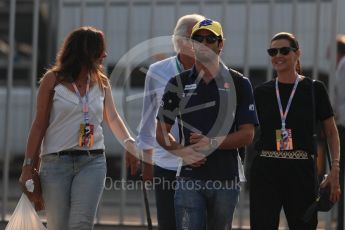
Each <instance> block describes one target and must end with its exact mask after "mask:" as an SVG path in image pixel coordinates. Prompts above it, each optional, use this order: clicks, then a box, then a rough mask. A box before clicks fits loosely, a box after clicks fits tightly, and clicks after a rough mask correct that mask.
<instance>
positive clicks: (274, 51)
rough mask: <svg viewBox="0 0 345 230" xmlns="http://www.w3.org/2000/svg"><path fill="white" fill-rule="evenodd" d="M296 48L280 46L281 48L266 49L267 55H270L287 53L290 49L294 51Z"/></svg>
mask: <svg viewBox="0 0 345 230" xmlns="http://www.w3.org/2000/svg"><path fill="white" fill-rule="evenodd" d="M296 50H297V49H296V48H292V47H281V48H269V49H268V50H267V53H268V55H270V56H271V57H274V56H276V55H277V54H278V53H280V54H282V55H288V54H289V53H290V51H296Z"/></svg>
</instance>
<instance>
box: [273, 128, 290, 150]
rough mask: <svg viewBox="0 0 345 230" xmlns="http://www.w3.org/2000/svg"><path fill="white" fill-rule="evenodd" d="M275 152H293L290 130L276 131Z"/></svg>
mask: <svg viewBox="0 0 345 230" xmlns="http://www.w3.org/2000/svg"><path fill="white" fill-rule="evenodd" d="M276 143H277V151H284V150H293V145H292V132H291V129H284V130H281V129H277V130H276Z"/></svg>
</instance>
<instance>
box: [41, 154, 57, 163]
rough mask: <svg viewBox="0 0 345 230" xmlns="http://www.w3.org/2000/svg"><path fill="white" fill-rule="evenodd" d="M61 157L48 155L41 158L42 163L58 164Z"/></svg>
mask: <svg viewBox="0 0 345 230" xmlns="http://www.w3.org/2000/svg"><path fill="white" fill-rule="evenodd" d="M59 160H60V157H59V156H58V155H55V154H48V155H44V156H42V157H41V163H48V162H58V161H59Z"/></svg>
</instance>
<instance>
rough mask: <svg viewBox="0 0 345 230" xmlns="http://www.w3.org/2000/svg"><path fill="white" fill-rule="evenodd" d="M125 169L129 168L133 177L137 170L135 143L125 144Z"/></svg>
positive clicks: (137, 160)
mask: <svg viewBox="0 0 345 230" xmlns="http://www.w3.org/2000/svg"><path fill="white" fill-rule="evenodd" d="M125 149H126V150H125V157H126V168H127V169H128V168H130V170H131V175H132V176H135V175H136V174H137V173H138V169H139V159H138V157H137V156H138V155H137V153H138V151H137V147H136V145H135V143H132V142H129V141H128V142H127V143H126V145H125Z"/></svg>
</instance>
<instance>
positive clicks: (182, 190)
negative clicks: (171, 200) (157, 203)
mask: <svg viewBox="0 0 345 230" xmlns="http://www.w3.org/2000/svg"><path fill="white" fill-rule="evenodd" d="M239 193H240V186H239V182H237V181H236V180H234V181H204V180H195V179H190V178H178V179H177V187H176V193H175V212H176V225H177V226H176V227H177V229H178V230H180V229H181V230H182V229H183V230H203V229H204V226H205V224H206V226H207V229H222V230H231V229H232V219H233V214H234V211H235V207H236V204H237V202H238V197H239Z"/></svg>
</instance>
